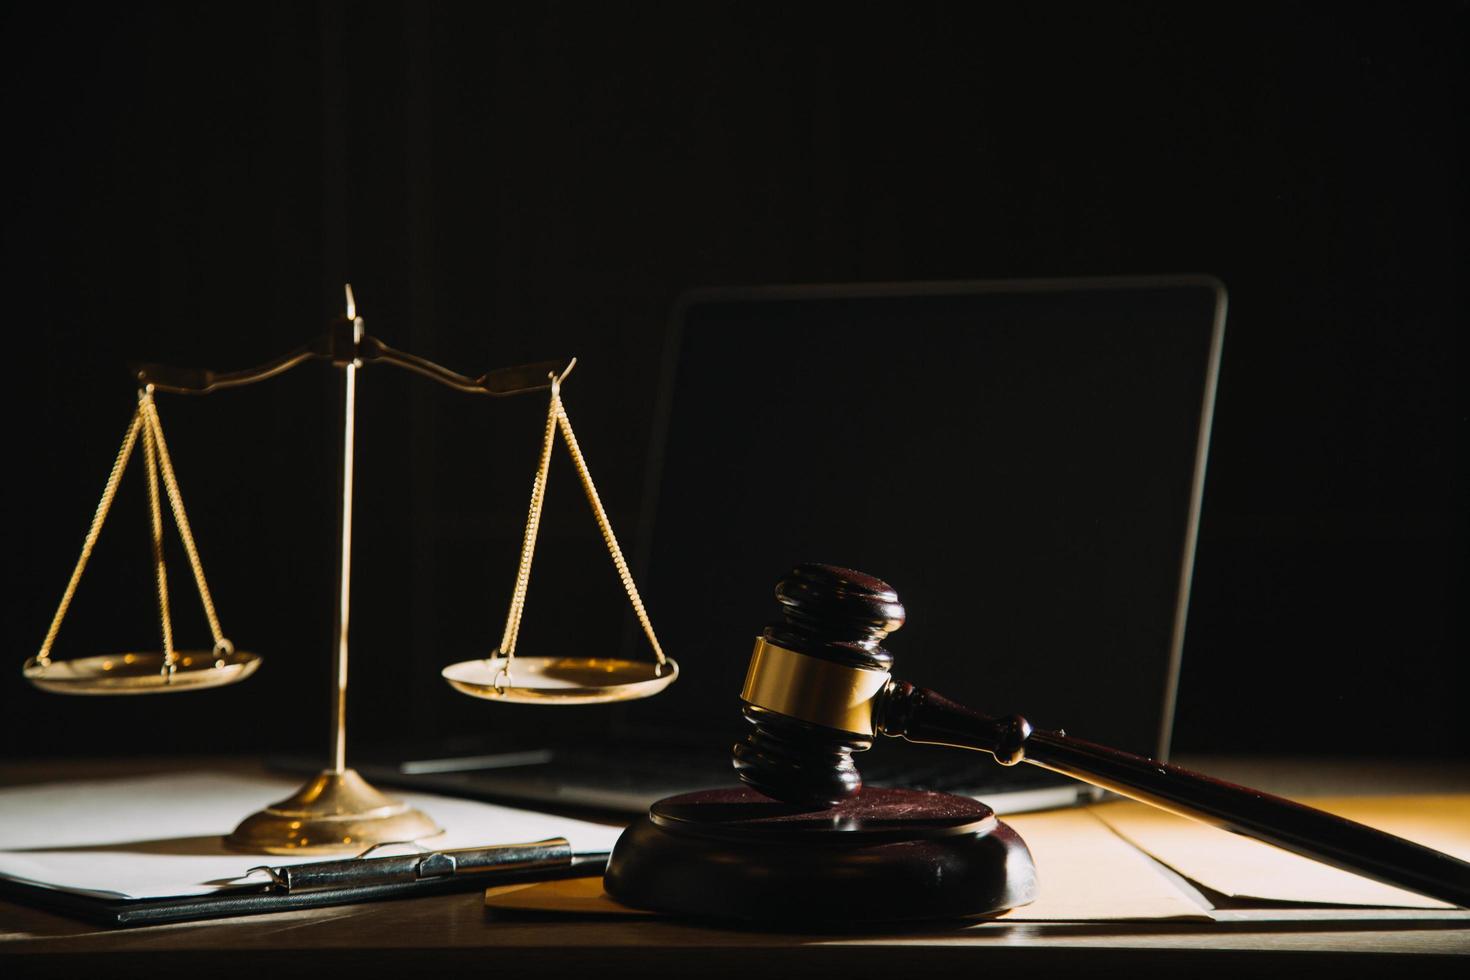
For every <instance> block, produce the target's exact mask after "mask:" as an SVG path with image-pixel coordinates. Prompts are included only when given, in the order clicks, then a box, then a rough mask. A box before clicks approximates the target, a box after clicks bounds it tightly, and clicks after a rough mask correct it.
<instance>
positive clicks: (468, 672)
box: [443, 358, 679, 704]
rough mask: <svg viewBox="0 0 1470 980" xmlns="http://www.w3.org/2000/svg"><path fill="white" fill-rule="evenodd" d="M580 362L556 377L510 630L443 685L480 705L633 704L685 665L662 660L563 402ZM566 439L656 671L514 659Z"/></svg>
mask: <svg viewBox="0 0 1470 980" xmlns="http://www.w3.org/2000/svg"><path fill="white" fill-rule="evenodd" d="M576 366H577V359H576V358H572V360H571V363H569V364H568V365H567V366H566V369H565V370H563V371H562V372H561V374H559V375H558V374H555V373H553V374H550V375H548V377H549V378H550V381H551V403H550V405H549V406H548V408H547V411H546V428H545V430H544V431H543V433H542V437H541V456H540V459H539V461H538V462H537V464H536V476H535V478H534V479H533V480H532V482H531V506H530V511H529V513H528V514H527V515H526V533H525V537H524V538H523V539H522V542H521V560H520V565H519V566H518V567H517V569H516V582H515V588H514V589H513V590H512V592H511V597H510V611H509V613H508V614H507V615H506V617H505V630H504V632H502V633H501V636H500V646H499V647H498V648H496V650H495V652H494V654H492V655H491V656H490V657H489V658H486V659H484V660H466V661H463V662H461V663H457V664H451V665H450V666H448V667H446V668H444V671H443V675H444V679H445V680H447V681H448V682H449V684H450V686H452V687H453V688H454V689H455V690H457V691H460V692H462V693H464V694H468V695H470V696H472V697H477V698H488V699H490V700H496V701H516V702H520V703H524V704H594V703H598V702H606V701H628V700H632V699H634V698H645V697H648V696H650V695H653V694H657V693H658V692H659V691H662V690H663V689H664V688H666V687H668V686H669V685H670V684H672V683H673V682H674V680H675V678H677V677H678V676H679V665H678V664H676V663H674V661H672V660H670V659H669V658H668V657H667V656H665V655H664V651H663V647H662V646H660V645H659V642H658V636H657V635H656V634H655V633H654V631H653V622H652V621H651V620H650V619H649V617H648V611H647V610H646V609H645V608H644V607H643V599H642V598H641V597H640V596H639V595H638V586H637V585H636V584H635V583H634V581H633V574H632V572H630V571H629V570H628V562H627V560H626V559H625V558H624V557H623V549H622V548H621V547H620V546H619V545H618V537H617V535H616V534H615V533H614V532H613V528H612V522H611V521H610V520H608V516H607V511H606V509H604V508H603V506H602V498H601V497H600V496H598V493H597V487H596V485H595V484H594V483H593V482H592V472H591V470H590V469H588V467H587V459H586V457H585V456H583V455H582V447H581V446H580V445H578V443H577V436H576V433H574V432H573V431H572V423H571V419H569V418H568V417H567V411H566V407H565V406H564V405H563V404H562V401H561V383H562V382H563V381H565V380H566V378H567V375H569V374H571V373H572V368H574V367H576ZM558 431H560V432H561V434H562V437H563V438H564V439H565V440H566V444H567V451H568V452H569V453H570V454H571V457H572V464H573V465H574V466H575V467H576V470H577V477H578V479H580V480H581V483H582V489H583V491H584V492H585V493H586V495H587V502H588V503H589V504H591V506H592V513H593V515H594V516H595V517H596V518H597V526H598V528H599V529H600V530H601V531H602V540H603V542H604V543H605V544H606V545H607V550H608V554H609V555H611V556H612V562H613V567H614V568H615V569H617V572H618V578H619V579H621V581H622V583H623V591H624V592H626V593H627V595H628V601H629V602H630V603H631V604H632V606H633V612H634V613H635V614H637V616H638V622H639V624H640V625H642V627H643V634H644V635H645V636H646V637H648V644H649V646H651V647H652V648H653V655H654V658H655V662H654V663H643V662H641V661H636V660H616V659H610V658H603V657H519V658H518V657H516V652H515V651H516V643H517V642H518V640H519V638H520V631H521V615H522V613H524V612H525V607H526V594H527V592H528V591H529V587H530V582H531V561H532V559H533V558H534V557H535V555H536V535H537V533H538V532H539V531H540V528H541V508H542V505H543V504H544V503H545V501H546V480H547V476H548V474H549V473H550V471H551V450H552V447H553V446H554V445H555V443H556V434H557V432H558Z"/></svg>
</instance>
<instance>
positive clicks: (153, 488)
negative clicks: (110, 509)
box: [140, 391, 177, 678]
mask: <svg viewBox="0 0 1470 980" xmlns="http://www.w3.org/2000/svg"><path fill="white" fill-rule="evenodd" d="M150 401H152V396H151V395H150V394H148V393H147V392H146V391H145V392H144V393H143V394H142V396H141V405H140V407H141V408H142V410H143V417H144V425H143V462H144V464H145V469H146V470H147V473H148V512H149V516H150V517H151V519H152V528H153V572H154V578H155V579H156V580H157V583H158V618H159V622H160V623H161V624H162V626H163V668H162V669H163V675H164V677H165V678H169V677H171V676H172V675H173V672H174V661H175V660H176V659H177V655H176V654H175V653H174V626H173V620H172V619H170V618H169V614H168V568H167V566H166V565H165V564H164V560H163V509H162V508H161V507H160V506H159V499H158V445H157V440H156V439H155V438H154V436H153V425H152V422H151V420H149V418H148V407H147V406H148V403H149V402H150Z"/></svg>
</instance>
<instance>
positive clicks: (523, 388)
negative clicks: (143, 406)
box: [132, 317, 567, 398]
mask: <svg viewBox="0 0 1470 980" xmlns="http://www.w3.org/2000/svg"><path fill="white" fill-rule="evenodd" d="M358 322H360V318H358V317H353V318H352V319H347V318H346V317H343V318H341V319H338V320H334V321H333V322H332V324H331V326H330V327H329V328H328V330H327V332H326V333H325V334H323V335H322V336H320V337H318V338H317V339H316V340H314V341H312V342H311V343H310V344H307V345H306V346H305V347H298V348H296V349H295V350H293V351H288V352H287V353H285V354H282V355H281V356H279V357H276V358H273V359H271V360H269V361H266V362H265V363H264V364H259V365H256V366H255V367H250V368H242V369H241V370H238V371H211V370H209V369H207V368H188V367H174V366H172V365H168V364H134V365H133V366H132V372H133V379H134V380H135V381H137V383H138V384H139V386H142V387H146V386H148V385H152V386H153V387H154V388H155V389H156V390H158V391H166V392H169V393H170V394H174V395H209V394H213V393H214V392H216V391H224V390H225V389H227V388H238V387H240V386H241V385H248V384H255V383H256V382H257V381H265V380H267V379H269V378H274V377H275V376H276V375H278V374H285V373H286V372H287V371H289V370H291V369H292V368H294V367H296V366H297V365H300V364H305V363H306V362H307V361H330V362H331V363H332V364H334V365H337V366H338V367H345V366H346V365H349V364H354V365H358V366H364V365H368V364H389V365H392V366H393V367H397V368H402V369H403V370H405V371H412V372H413V373H414V374H417V375H419V376H420V377H424V378H428V379H429V380H430V381H436V382H438V383H439V384H441V385H444V386H445V387H447V388H453V389H454V390H455V391H462V392H465V393H466V394H471V395H488V396H490V397H492V398H505V397H509V396H511V395H525V394H530V393H532V392H537V391H545V390H546V389H548V388H549V387H551V382H550V380H549V379H548V377H547V376H548V375H549V374H556V373H559V372H561V371H562V370H563V369H564V367H565V365H566V363H567V362H566V361H565V360H561V361H538V362H536V363H535V364H521V365H517V366H515V367H508V368H498V369H496V370H494V371H486V372H485V373H484V374H481V375H479V376H478V377H473V378H472V377H470V376H469V375H465V374H460V373H459V372H458V371H451V370H450V369H449V368H447V367H444V366H443V365H441V364H436V363H434V362H433V361H431V360H429V359H428V358H425V357H420V356H418V355H417V354H410V353H408V352H407V351H401V350H397V349H395V348H393V347H389V346H388V345H387V344H385V343H383V342H382V341H381V340H378V339H377V338H376V337H373V336H370V335H369V334H367V333H362V334H361V335H360V336H359V335H357V334H356V331H355V329H354V325H355V324H357V323H358Z"/></svg>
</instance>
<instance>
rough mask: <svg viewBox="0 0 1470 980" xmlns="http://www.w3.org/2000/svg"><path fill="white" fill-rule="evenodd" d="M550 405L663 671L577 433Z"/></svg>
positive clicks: (660, 656)
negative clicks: (578, 441)
mask: <svg viewBox="0 0 1470 980" xmlns="http://www.w3.org/2000/svg"><path fill="white" fill-rule="evenodd" d="M552 403H553V405H554V407H555V411H556V420H557V423H558V424H559V425H560V426H561V434H562V435H563V436H564V437H565V438H566V441H567V451H568V452H570V453H571V454H572V463H573V464H575V465H576V467H577V476H578V477H580V478H581V480H582V489H583V490H585V491H587V502H588V503H589V504H591V505H592V512H593V513H594V514H595V515H596V516H597V526H598V527H599V528H601V529H602V540H603V541H605V542H607V550H608V554H610V555H612V560H613V565H614V566H615V567H616V568H617V570H618V578H620V579H622V581H623V591H624V592H627V593H628V601H629V602H631V603H632V604H633V612H634V613H635V614H637V616H638V622H639V623H640V624H641V625H642V626H643V633H644V635H645V636H647V637H648V643H649V645H650V646H652V647H653V654H654V656H655V657H657V658H658V664H659V666H660V667H663V666H664V665H665V664H666V663H667V662H668V658H666V657H665V656H664V651H663V647H661V646H659V642H658V637H657V636H655V635H654V632H653V622H652V620H650V619H649V618H648V612H647V610H645V609H644V608H643V600H642V598H640V597H639V595H638V586H637V585H636V584H635V583H634V581H633V573H632V572H630V571H628V562H627V560H626V559H625V558H623V549H622V548H620V547H618V536H617V535H616V534H614V533H613V527H612V522H611V521H609V520H608V519H607V511H605V510H603V507H602V498H601V497H599V496H598V495H597V487H596V486H594V485H593V483H592V472H591V470H589V469H588V468H587V460H586V459H585V458H583V456H582V447H581V446H579V445H577V436H576V433H574V432H573V431H572V421H571V419H569V418H567V410H566V407H565V406H564V405H562V403H561V399H560V398H553V399H552Z"/></svg>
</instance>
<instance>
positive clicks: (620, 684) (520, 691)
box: [443, 657, 679, 704]
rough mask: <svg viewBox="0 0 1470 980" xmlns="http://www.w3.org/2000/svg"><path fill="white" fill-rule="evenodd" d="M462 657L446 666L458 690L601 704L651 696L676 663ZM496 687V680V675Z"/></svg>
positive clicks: (521, 700) (528, 700)
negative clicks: (471, 658)
mask: <svg viewBox="0 0 1470 980" xmlns="http://www.w3.org/2000/svg"><path fill="white" fill-rule="evenodd" d="M506 663H507V661H506V658H504V657H491V658H490V659H488V660H465V661H462V662H460V663H457V664H450V665H449V666H448V667H445V668H444V671H443V674H444V679H445V680H446V681H448V682H449V686H450V687H453V688H454V689H455V690H456V691H459V692H460V693H461V694H468V695H469V696H470V697H475V698H487V699H489V700H491V701H512V702H515V703H518V704H602V703H605V702H608V701H633V700H636V699H638V698H646V697H651V696H652V695H655V694H657V693H658V692H659V691H662V690H663V689H664V688H666V687H668V686H669V685H670V684H672V683H674V680H675V678H677V677H678V676H679V665H678V664H676V663H674V661H672V660H669V661H667V662H666V663H665V664H664V665H663V666H662V667H660V666H659V665H658V664H657V663H655V662H654V661H651V660H613V659H610V658H606V657H515V658H513V659H512V660H510V661H509V664H510V674H509V676H508V677H507V675H506V673H505V668H506ZM497 679H498V680H499V681H500V686H499V687H498V688H497V687H496V685H495V682H496V680H497Z"/></svg>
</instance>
